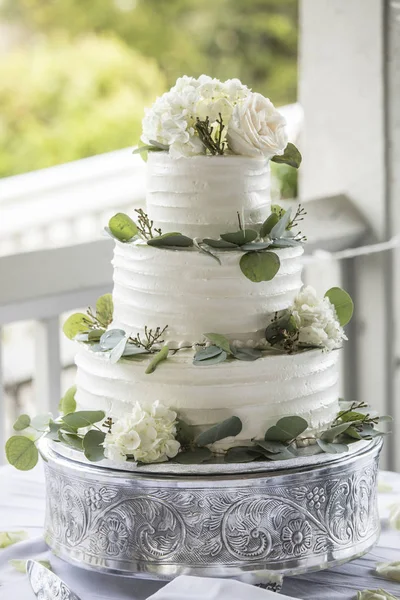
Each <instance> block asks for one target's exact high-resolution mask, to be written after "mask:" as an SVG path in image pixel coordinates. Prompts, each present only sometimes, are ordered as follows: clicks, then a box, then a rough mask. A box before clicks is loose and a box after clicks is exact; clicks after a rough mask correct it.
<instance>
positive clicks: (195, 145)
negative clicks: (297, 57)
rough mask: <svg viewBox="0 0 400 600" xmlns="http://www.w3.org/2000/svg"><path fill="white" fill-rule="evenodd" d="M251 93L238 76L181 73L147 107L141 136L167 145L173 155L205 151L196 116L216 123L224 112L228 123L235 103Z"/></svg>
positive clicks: (196, 153)
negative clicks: (217, 77) (170, 85)
mask: <svg viewBox="0 0 400 600" xmlns="http://www.w3.org/2000/svg"><path fill="white" fill-rule="evenodd" d="M249 93H250V90H249V89H248V88H247V87H246V86H245V85H243V84H242V83H241V82H240V81H239V80H238V79H228V80H227V81H225V82H222V81H219V80H218V79H213V78H211V77H208V75H201V76H200V77H199V78H198V79H195V78H193V77H187V76H186V75H185V76H184V77H180V78H179V79H178V80H177V82H176V84H175V85H174V86H173V87H172V88H171V89H170V90H169V92H166V93H165V94H163V95H162V96H161V97H159V98H157V100H156V101H155V103H154V104H153V106H152V107H151V108H149V109H146V111H145V117H144V119H143V134H142V138H141V139H142V141H143V142H144V143H145V144H151V143H152V142H154V141H155V142H158V143H160V144H164V145H166V146H168V147H169V152H170V154H171V156H173V157H174V158H179V157H182V156H186V157H187V156H195V155H199V154H204V153H205V147H204V145H203V144H202V142H201V141H200V139H199V137H198V135H197V131H196V129H195V124H196V119H197V117H199V118H200V119H201V120H204V119H205V118H206V117H207V116H208V118H209V120H210V123H214V122H215V121H216V119H217V118H218V115H219V113H221V115H222V118H223V122H224V124H225V126H227V125H228V123H229V121H230V119H231V116H232V113H233V109H234V107H235V105H236V104H237V102H239V101H241V100H243V99H244V98H246V97H247V95H248V94H249Z"/></svg>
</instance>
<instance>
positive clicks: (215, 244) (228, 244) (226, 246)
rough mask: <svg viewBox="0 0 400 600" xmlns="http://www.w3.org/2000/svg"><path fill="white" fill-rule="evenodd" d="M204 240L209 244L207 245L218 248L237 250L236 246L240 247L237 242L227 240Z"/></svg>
mask: <svg viewBox="0 0 400 600" xmlns="http://www.w3.org/2000/svg"><path fill="white" fill-rule="evenodd" d="M203 242H204V243H205V244H207V246H211V248H218V249H219V250H235V248H238V245H237V244H232V243H231V242H227V241H225V240H212V239H210V238H204V240H203Z"/></svg>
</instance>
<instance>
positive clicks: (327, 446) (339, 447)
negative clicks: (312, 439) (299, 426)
mask: <svg viewBox="0 0 400 600" xmlns="http://www.w3.org/2000/svg"><path fill="white" fill-rule="evenodd" d="M317 444H318V446H319V447H320V448H321V450H323V451H324V452H326V453H327V454H343V452H348V450H349V447H348V446H347V445H346V444H332V443H330V442H326V441H325V440H322V439H317Z"/></svg>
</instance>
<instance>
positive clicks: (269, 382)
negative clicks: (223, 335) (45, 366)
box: [75, 347, 339, 448]
mask: <svg viewBox="0 0 400 600" xmlns="http://www.w3.org/2000/svg"><path fill="white" fill-rule="evenodd" d="M338 359H339V352H338V351H333V352H329V353H327V352H323V351H321V350H309V351H305V352H301V353H297V354H292V355H287V354H276V355H274V354H272V355H268V356H264V357H263V358H260V359H259V360H256V361H253V362H246V361H243V362H242V361H233V362H225V363H222V364H216V365H210V366H204V367H203V366H194V365H193V364H192V356H188V355H186V356H185V354H184V353H179V354H176V355H175V356H172V357H171V358H169V359H168V360H167V361H165V362H164V363H162V364H161V365H160V366H159V367H158V368H157V369H156V371H155V372H154V373H152V374H151V375H146V373H145V369H146V366H147V361H143V360H142V361H127V360H121V361H119V362H118V363H116V364H112V363H111V362H110V361H109V360H108V358H107V356H105V355H104V354H99V353H95V352H92V351H91V350H90V349H86V348H85V347H82V349H81V350H80V352H79V353H78V354H77V356H76V364H77V367H78V371H77V380H76V381H77V393H76V396H75V397H76V400H77V402H78V405H79V408H80V409H90V410H104V411H105V412H106V414H107V415H111V416H112V417H114V418H117V417H120V416H123V415H126V414H127V413H129V411H131V410H132V405H133V403H134V402H135V401H136V400H139V401H140V402H143V401H149V402H154V401H156V400H159V401H160V402H161V403H162V404H164V405H166V406H168V407H171V408H173V409H174V410H175V411H176V412H177V413H178V415H179V417H180V418H181V419H183V420H184V421H185V422H186V423H188V424H189V425H191V426H193V427H195V428H196V429H198V430H202V429H206V428H208V427H210V426H212V425H214V424H215V423H219V422H221V421H223V420H224V419H227V418H229V417H231V416H233V415H235V416H237V417H239V418H240V419H241V421H242V424H243V429H242V431H241V433H240V435H238V436H237V437H236V438H235V440H234V442H233V440H232V439H230V438H227V440H224V441H223V443H220V444H219V448H223V447H225V446H226V447H229V446H232V445H233V444H234V443H235V444H236V445H240V444H243V443H244V442H246V441H248V440H251V439H253V438H258V439H259V438H263V437H264V434H265V432H266V430H267V429H268V427H270V426H272V425H274V424H275V423H276V422H277V421H278V420H279V419H280V418H281V417H284V416H292V415H298V416H301V417H303V418H304V419H306V421H307V422H308V424H309V428H310V429H309V431H308V434H309V433H312V432H314V431H315V432H317V431H318V430H321V429H323V428H326V426H327V425H328V424H329V423H330V422H331V421H332V420H333V419H334V418H335V417H336V415H337V413H338V410H339V403H338V396H339V391H338Z"/></svg>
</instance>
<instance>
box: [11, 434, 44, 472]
mask: <svg viewBox="0 0 400 600" xmlns="http://www.w3.org/2000/svg"><path fill="white" fill-rule="evenodd" d="M6 457H7V460H8V462H9V463H10V465H12V466H13V467H15V468H16V469H18V470H19V471H30V469H33V467H35V466H36V464H37V462H38V458H39V453H38V450H37V448H36V446H35V443H34V442H33V441H32V440H30V439H29V438H27V437H25V436H20V435H14V436H12V437H10V439H9V440H7V443H6Z"/></svg>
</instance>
